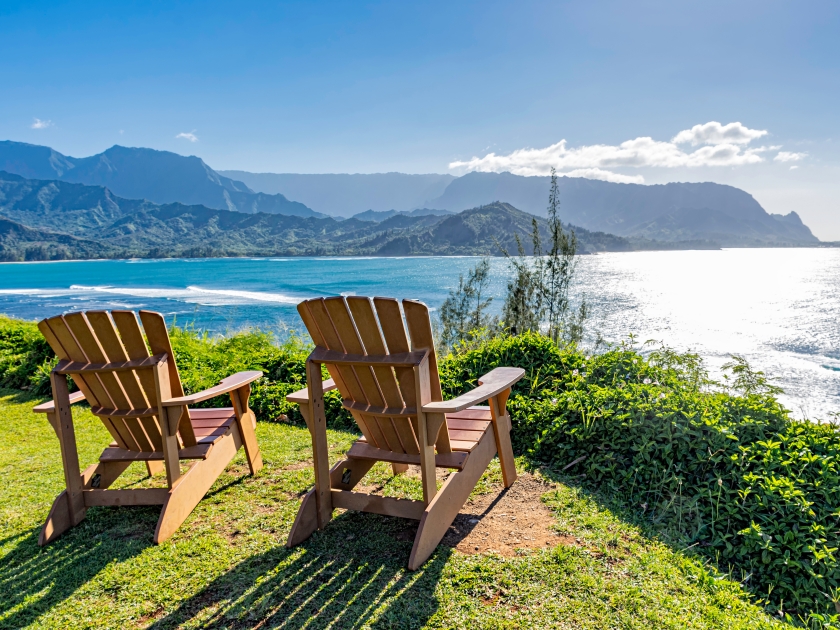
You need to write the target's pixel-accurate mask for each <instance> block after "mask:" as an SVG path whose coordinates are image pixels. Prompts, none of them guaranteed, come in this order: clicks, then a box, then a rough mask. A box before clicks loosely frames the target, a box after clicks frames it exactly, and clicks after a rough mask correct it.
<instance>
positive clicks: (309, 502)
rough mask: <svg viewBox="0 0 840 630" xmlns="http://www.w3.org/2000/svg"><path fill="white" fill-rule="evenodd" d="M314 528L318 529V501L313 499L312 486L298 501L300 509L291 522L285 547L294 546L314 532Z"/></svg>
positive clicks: (313, 491)
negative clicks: (292, 522)
mask: <svg viewBox="0 0 840 630" xmlns="http://www.w3.org/2000/svg"><path fill="white" fill-rule="evenodd" d="M316 529H318V502H317V501H316V500H315V489H314V488H313V489H312V490H310V491H309V492H307V493H306V494H305V495H304V496H303V500H302V501H301V502H300V509H298V513H297V516H296V517H295V522H294V524H292V529H291V531H290V532H289V538H288V539H287V540H286V547H288V548H289V549H291V548H292V547H296V546H297V545H299V544H300V543H302V542H303V541H305V540H306V539H307V538H309V537H310V536H311V535H312V534H313V533H315V530H316Z"/></svg>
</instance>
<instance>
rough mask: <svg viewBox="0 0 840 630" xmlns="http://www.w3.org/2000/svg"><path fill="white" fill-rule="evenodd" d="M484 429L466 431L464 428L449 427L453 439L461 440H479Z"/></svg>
mask: <svg viewBox="0 0 840 630" xmlns="http://www.w3.org/2000/svg"><path fill="white" fill-rule="evenodd" d="M482 435H484V431H483V430H481V431H464V430H462V429H453V428H452V427H450V428H449V437H450V439H452V440H460V441H461V442H478V441H479V440H480V439H481V436H482Z"/></svg>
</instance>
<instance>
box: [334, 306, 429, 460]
mask: <svg viewBox="0 0 840 630" xmlns="http://www.w3.org/2000/svg"><path fill="white" fill-rule="evenodd" d="M347 306H348V308H349V309H350V312H351V313H352V315H353V320H354V321H355V323H356V330H358V332H359V337H360V338H361V340H362V343H364V346H365V350H366V351H367V354H374V355H385V354H387V353H388V350H387V347H386V345H385V340H384V339H383V338H382V333H381V331H380V330H379V322H378V321H377V318H376V314H375V313H374V310H373V303H372V302H371V300H370V298H367V297H348V298H347ZM372 369H373V373H374V375H375V376H376V381H377V383H378V384H379V390H380V391H381V392H382V396H383V398H384V399H385V405H386V406H387V407H390V408H395V407H404V406H405V405H406V403H405V401H403V397H402V392H401V391H400V386H399V384H398V383H397V378H396V375H395V374H394V370H393V368H392V367H391V366H384V365H375V366H373V368H372ZM392 422H393V424H394V428H395V430H396V432H397V435H398V436H399V438H400V442H401V443H402V446H403V449H404V450H405V452H406V453H419V452H420V450H419V448H418V446H417V438H416V436H415V435H414V429H413V427H412V424H411V422H405V421H402V420H393V421H392Z"/></svg>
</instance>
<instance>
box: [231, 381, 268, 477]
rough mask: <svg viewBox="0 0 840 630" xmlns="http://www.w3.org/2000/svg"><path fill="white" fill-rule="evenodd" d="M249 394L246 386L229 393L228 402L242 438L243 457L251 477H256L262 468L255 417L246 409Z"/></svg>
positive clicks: (248, 387) (249, 389)
mask: <svg viewBox="0 0 840 630" xmlns="http://www.w3.org/2000/svg"><path fill="white" fill-rule="evenodd" d="M250 394H251V386H250V385H246V386H245V387H241V388H239V389H237V390H234V391H232V392H231V393H230V400H231V403H233V409H234V411H235V412H236V425H237V426H238V427H239V436H240V437H241V438H242V445H243V446H244V447H245V457H246V458H247V459H248V468H249V469H250V470H251V474H252V475H256V474H257V473H258V472H259V471H260V470H261V469H262V467H263V461H262V455H261V454H260V445H259V444H258V443H257V434H256V431H255V429H256V428H257V417H256V416H255V415H254V412H253V411H251V409H250V408H249V407H248V397H249V396H250Z"/></svg>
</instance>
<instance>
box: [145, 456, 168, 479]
mask: <svg viewBox="0 0 840 630" xmlns="http://www.w3.org/2000/svg"><path fill="white" fill-rule="evenodd" d="M165 468H166V467H165V466H164V465H163V462H162V461H158V460H149V461H147V462H146V472H147V473H149V477H154V476H155V475H159V474H160V473H162V472H163V471H164V469H165Z"/></svg>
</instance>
